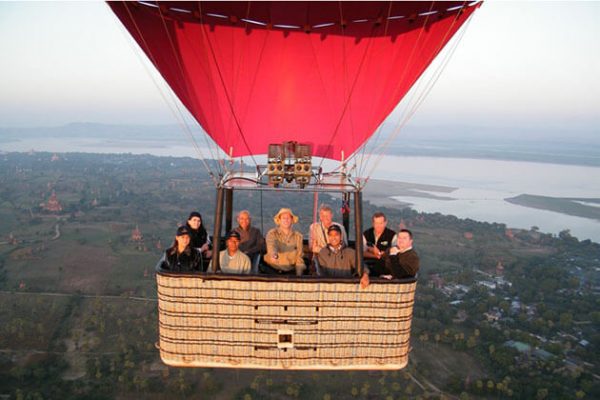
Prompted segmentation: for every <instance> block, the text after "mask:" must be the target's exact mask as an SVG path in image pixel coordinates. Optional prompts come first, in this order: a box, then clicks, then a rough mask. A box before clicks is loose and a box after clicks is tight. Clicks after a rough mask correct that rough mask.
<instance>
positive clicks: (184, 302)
mask: <svg viewBox="0 0 600 400" xmlns="http://www.w3.org/2000/svg"><path fill="white" fill-rule="evenodd" d="M157 283H158V311H159V336H160V337H159V346H160V355H161V358H162V360H163V362H164V363H165V364H167V365H171V366H178V367H226V368H261V369H302V370H308V369H400V368H403V367H405V366H406V364H407V362H408V353H409V343H410V342H409V339H410V326H411V319H412V310H413V301H414V293H415V287H416V281H415V280H414V279H412V280H408V281H402V282H400V281H379V280H374V281H372V282H371V285H369V287H368V288H366V289H361V288H360V286H359V283H358V280H357V279H347V280H343V279H322V278H310V277H306V278H305V277H301V278H296V277H289V278H288V277H264V276H234V275H213V274H201V275H192V274H167V273H162V272H159V273H158V274H157Z"/></svg>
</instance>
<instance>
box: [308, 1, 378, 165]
mask: <svg viewBox="0 0 600 400" xmlns="http://www.w3.org/2000/svg"><path fill="white" fill-rule="evenodd" d="M340 12H341V7H340ZM343 22H344V21H343V19H342V21H341V22H340V23H341V24H342V29H344V26H343ZM376 29H377V26H376V25H374V26H373V32H372V33H371V36H370V37H369V41H368V43H367V45H366V46H365V51H364V53H363V55H362V58H361V60H360V63H359V65H358V70H357V71H356V75H355V76H354V80H353V82H352V86H351V88H350V91H349V93H348V95H347V96H346V100H345V102H344V108H343V109H342V113H341V114H340V117H339V119H338V122H337V124H336V127H335V129H334V131H333V134H332V135H331V138H330V139H329V143H328V144H327V147H329V146H331V144H332V143H333V141H334V139H335V137H336V136H337V134H338V133H339V129H340V125H341V124H342V120H343V119H344V115H345V114H346V111H347V110H348V108H349V105H350V99H351V98H352V93H353V92H354V89H355V88H356V83H357V82H358V78H359V77H360V74H361V72H362V68H363V66H364V64H365V59H366V58H367V54H368V53H369V49H370V48H371V45H372V43H373V35H374V31H375V30H376ZM343 32H344V31H343ZM344 33H345V32H344ZM343 53H344V57H345V51H344V52H343ZM323 161H325V158H322V159H321V162H320V163H319V168H321V167H322V165H323Z"/></svg>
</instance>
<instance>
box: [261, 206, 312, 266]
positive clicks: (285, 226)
mask: <svg viewBox="0 0 600 400" xmlns="http://www.w3.org/2000/svg"><path fill="white" fill-rule="evenodd" d="M273 220H274V221H275V224H276V225H277V227H276V228H273V229H271V230H270V231H269V232H268V233H267V237H266V242H267V254H266V255H265V262H266V263H267V264H268V265H269V266H270V267H271V268H273V269H275V270H276V271H277V272H279V273H285V272H289V271H295V272H296V275H297V276H300V275H302V274H303V273H304V270H305V269H306V265H304V260H303V259H302V234H301V233H300V232H298V231H295V230H293V229H292V225H293V224H295V223H297V222H298V217H297V216H295V215H294V213H293V212H292V210H290V209H289V208H282V209H280V210H279V212H278V213H277V215H275V217H273Z"/></svg>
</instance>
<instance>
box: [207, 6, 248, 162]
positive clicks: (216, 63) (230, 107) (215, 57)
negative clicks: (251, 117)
mask: <svg viewBox="0 0 600 400" xmlns="http://www.w3.org/2000/svg"><path fill="white" fill-rule="evenodd" d="M200 4H202V3H200ZM200 7H202V6H201V5H200ZM200 18H201V20H200V22H201V31H202V33H203V35H204V39H205V40H206V43H208V47H209V49H210V53H211V56H212V59H213V63H214V65H215V68H216V69H217V72H218V73H219V79H220V81H221V86H222V87H223V92H224V93H225V96H226V98H227V104H228V105H229V111H230V112H231V116H232V117H233V120H234V121H235V124H236V127H237V128H238V131H239V132H240V136H241V138H242V141H243V142H244V145H245V146H246V150H248V153H249V154H250V158H252V162H254V165H258V163H257V162H256V159H255V158H254V155H253V154H252V152H251V151H250V146H249V145H248V142H247V141H246V136H244V132H243V130H242V127H241V125H240V122H239V120H238V118H237V115H236V114H235V109H234V107H233V103H232V102H231V97H230V95H229V91H228V90H227V86H226V85H225V79H224V78H223V74H222V73H221V68H219V63H218V62H217V55H216V54H215V50H214V48H213V45H212V42H211V41H210V39H209V37H208V34H207V33H206V26H205V24H204V22H203V21H202V10H200Z"/></svg>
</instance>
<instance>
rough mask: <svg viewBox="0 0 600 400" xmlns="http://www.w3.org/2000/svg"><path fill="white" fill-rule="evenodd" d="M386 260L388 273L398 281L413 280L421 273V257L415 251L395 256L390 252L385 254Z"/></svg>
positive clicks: (411, 250)
mask: <svg viewBox="0 0 600 400" xmlns="http://www.w3.org/2000/svg"><path fill="white" fill-rule="evenodd" d="M384 260H385V269H386V273H387V274H390V275H392V276H393V277H394V278H396V279H402V278H412V277H414V276H415V275H416V274H417V271H419V266H420V261H419V255H418V254H417V252H416V251H414V250H413V249H410V250H408V251H405V252H404V253H398V254H395V255H393V256H392V255H390V252H389V250H388V251H387V252H386V253H385V256H384Z"/></svg>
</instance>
